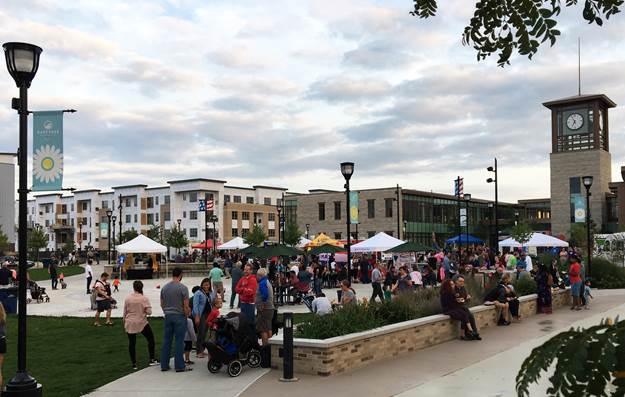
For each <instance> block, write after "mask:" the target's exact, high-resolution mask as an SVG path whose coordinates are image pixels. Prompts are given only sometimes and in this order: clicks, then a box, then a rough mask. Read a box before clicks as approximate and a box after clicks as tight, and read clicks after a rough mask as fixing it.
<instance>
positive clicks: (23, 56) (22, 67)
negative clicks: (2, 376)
mask: <svg viewBox="0 0 625 397" xmlns="http://www.w3.org/2000/svg"><path fill="white" fill-rule="evenodd" d="M2 47H3V48H4V56H5V59H6V64H7V69H8V70H9V74H10V75H11V77H13V80H15V85H17V87H18V88H19V89H20V97H19V99H18V98H13V100H12V108H13V109H15V110H17V112H18V114H19V120H20V121H19V150H18V154H17V160H18V164H19V190H18V197H19V210H18V240H17V241H18V247H19V253H18V262H19V265H18V266H19V267H18V268H19V272H18V283H19V289H18V301H19V302H18V325H17V329H18V332H17V373H16V374H15V376H14V377H13V378H11V380H10V381H9V382H8V383H7V384H6V387H5V389H4V392H3V393H2V394H3V395H5V396H41V395H42V394H43V391H42V390H43V387H42V386H41V385H40V384H38V383H37V381H36V380H35V378H33V377H32V376H30V374H29V373H28V371H27V370H26V335H27V333H26V288H27V278H26V277H27V266H26V260H27V258H26V253H27V250H28V245H27V244H28V241H27V240H28V238H27V230H26V228H27V227H28V222H27V219H26V216H27V213H28V208H27V206H26V204H27V200H28V186H27V179H28V171H27V170H28V167H27V165H26V164H27V162H28V113H29V111H28V88H29V87H30V83H31V82H32V81H33V79H34V78H35V75H36V74H37V69H39V56H40V55H41V51H42V49H41V48H40V47H37V46H36V45H32V44H27V43H5V44H3V45H2Z"/></svg>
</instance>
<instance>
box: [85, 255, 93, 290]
mask: <svg viewBox="0 0 625 397" xmlns="http://www.w3.org/2000/svg"><path fill="white" fill-rule="evenodd" d="M85 278H86V279H87V294H90V293H91V280H93V270H91V259H89V260H88V261H87V264H86V265H85Z"/></svg>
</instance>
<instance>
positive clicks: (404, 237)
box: [402, 219, 408, 240]
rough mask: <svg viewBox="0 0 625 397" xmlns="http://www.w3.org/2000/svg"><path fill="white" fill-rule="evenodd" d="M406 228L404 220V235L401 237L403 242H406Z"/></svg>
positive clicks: (406, 224)
mask: <svg viewBox="0 0 625 397" xmlns="http://www.w3.org/2000/svg"><path fill="white" fill-rule="evenodd" d="M407 227H408V221H407V220H405V219H404V234H403V235H402V237H403V239H404V240H406V228H407Z"/></svg>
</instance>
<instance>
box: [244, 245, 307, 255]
mask: <svg viewBox="0 0 625 397" xmlns="http://www.w3.org/2000/svg"><path fill="white" fill-rule="evenodd" d="M241 253H242V254H244V255H247V254H249V255H250V256H252V257H255V258H265V259H269V258H273V257H274V256H296V255H301V254H303V252H302V251H300V250H298V249H296V248H293V247H288V246H286V245H283V244H277V245H267V246H263V247H253V246H250V247H247V248H244V249H242V250H241Z"/></svg>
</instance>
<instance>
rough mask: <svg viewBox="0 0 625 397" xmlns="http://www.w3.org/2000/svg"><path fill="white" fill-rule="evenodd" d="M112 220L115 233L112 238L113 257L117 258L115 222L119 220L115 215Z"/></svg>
mask: <svg viewBox="0 0 625 397" xmlns="http://www.w3.org/2000/svg"><path fill="white" fill-rule="evenodd" d="M114 206H115V205H113V207H114ZM111 220H112V221H113V228H112V230H111V231H112V232H113V235H112V236H111V237H112V239H113V257H115V258H117V257H116V256H115V249H116V243H115V221H116V220H117V217H116V216H115V215H113V216H111Z"/></svg>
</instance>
